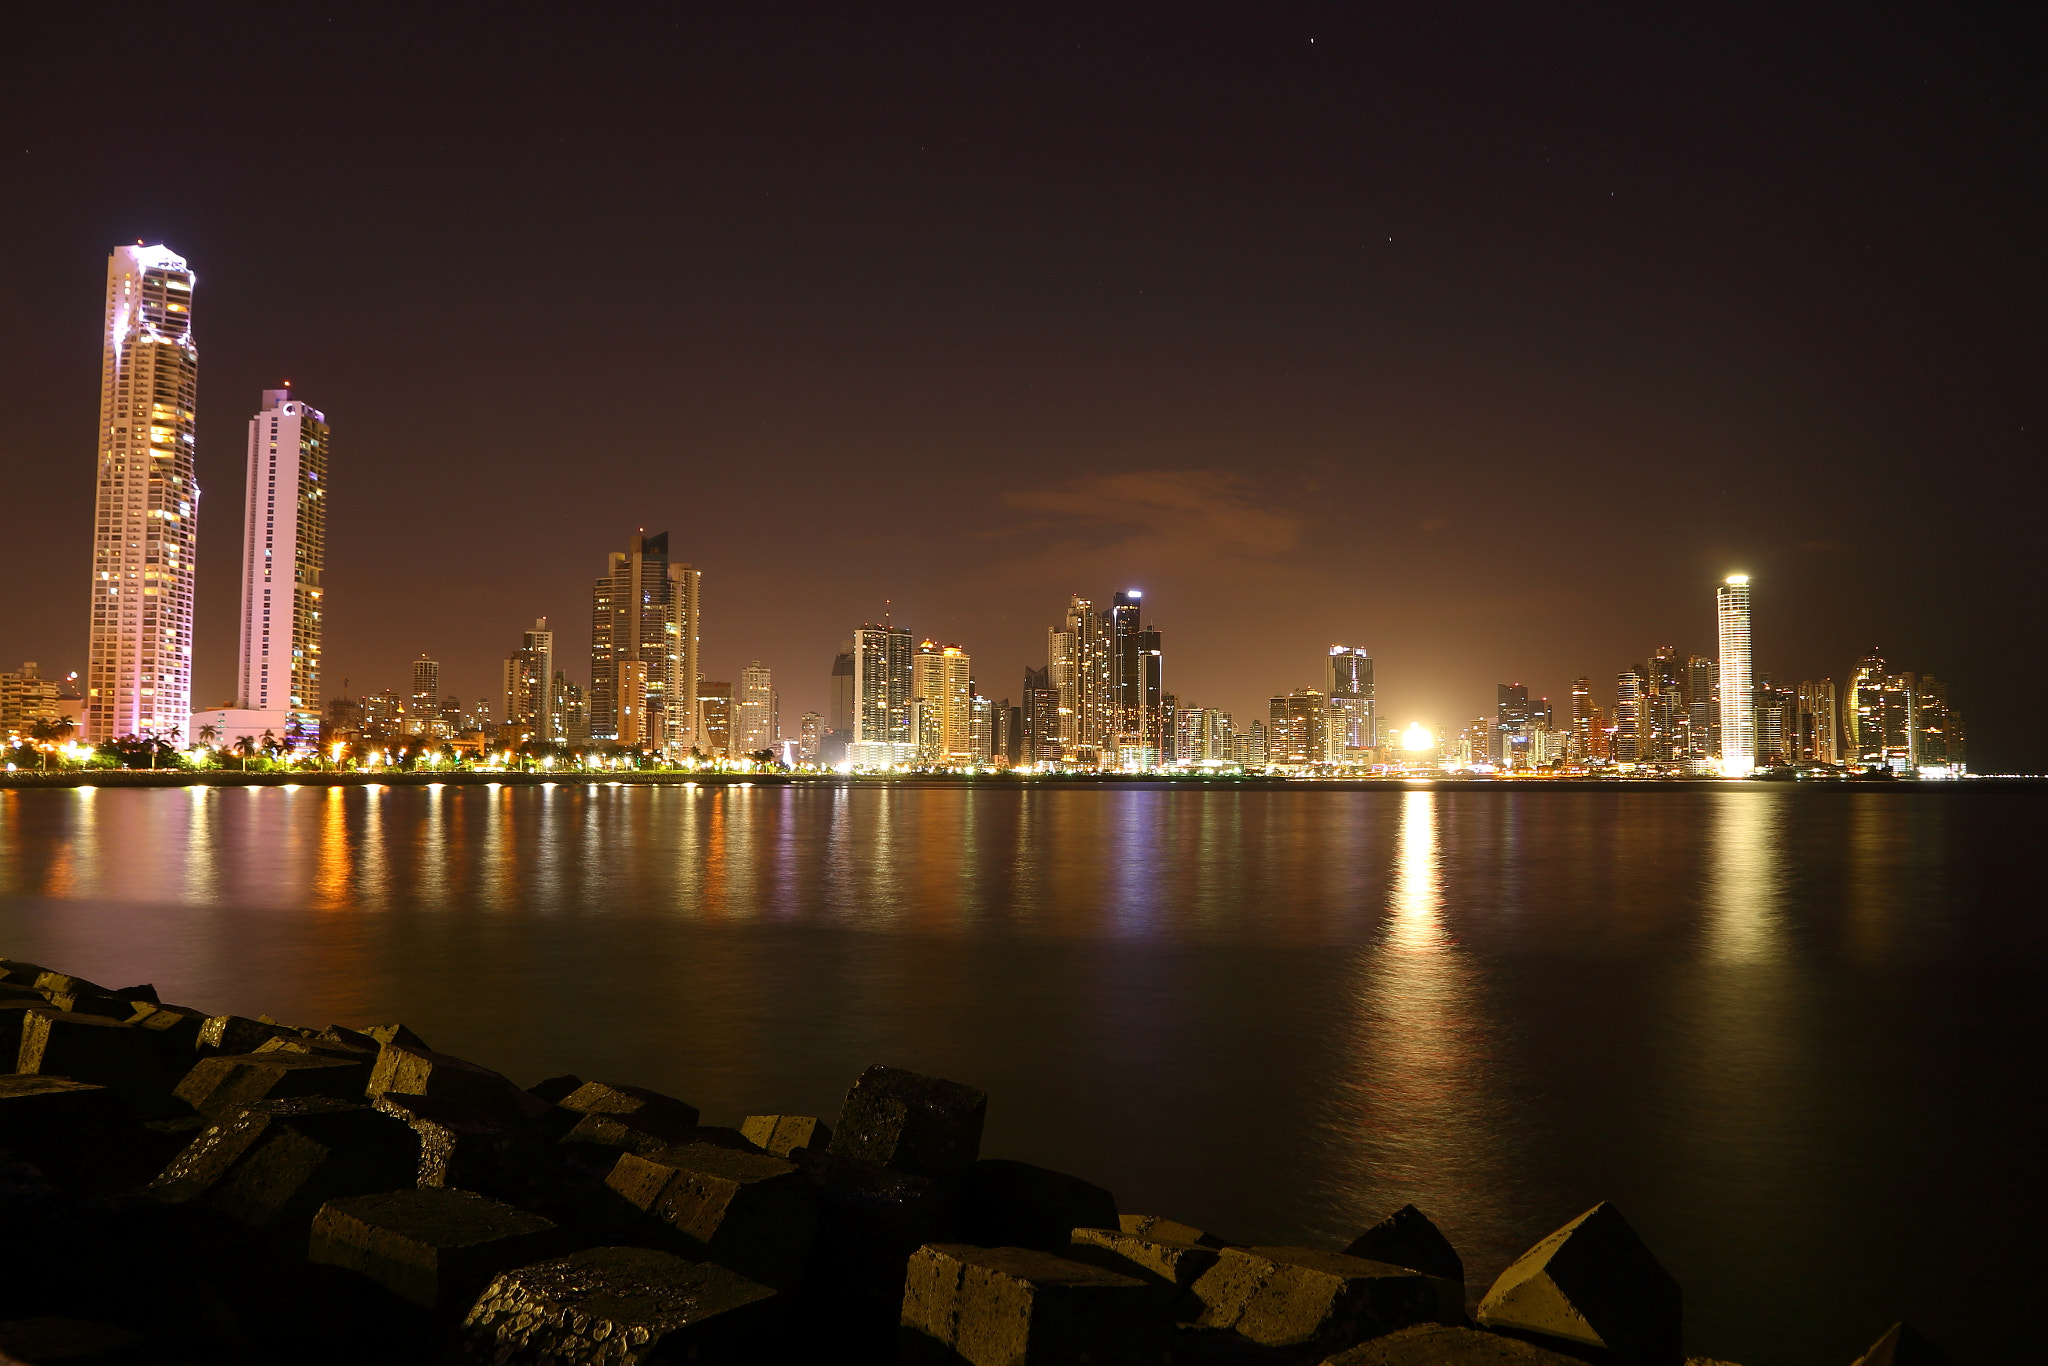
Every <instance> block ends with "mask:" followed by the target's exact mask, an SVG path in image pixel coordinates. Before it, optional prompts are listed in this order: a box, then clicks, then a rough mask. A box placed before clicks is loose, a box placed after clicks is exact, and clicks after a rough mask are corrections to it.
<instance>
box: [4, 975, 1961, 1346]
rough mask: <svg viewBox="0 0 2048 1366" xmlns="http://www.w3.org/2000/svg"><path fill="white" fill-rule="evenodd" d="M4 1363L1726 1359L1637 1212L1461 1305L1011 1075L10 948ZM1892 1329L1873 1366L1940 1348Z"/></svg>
mask: <svg viewBox="0 0 2048 1366" xmlns="http://www.w3.org/2000/svg"><path fill="white" fill-rule="evenodd" d="M0 1044H4V1045H6V1046H10V1047H11V1048H12V1051H13V1056H14V1058H15V1061H16V1067H17V1070H16V1071H15V1072H13V1073H11V1074H0V1228H4V1229H5V1230H6V1234H7V1236H6V1238H5V1239H0V1366H8V1363H11V1362H43V1361H47V1362H52V1363H54V1362H58V1361H67V1362H73V1363H78V1362H114V1363H120V1362H133V1363H136V1366H179V1364H180V1363H188V1364H190V1366H197V1363H200V1362H205V1363H208V1366H213V1364H214V1363H219V1364H220V1366H268V1364H269V1363H273V1362H291V1363H294V1366H354V1364H355V1363H369V1362H374V1363H378V1366H456V1363H458V1362H467V1363H472V1364H480V1363H491V1366H511V1363H519V1362H525V1363H532V1364H533V1366H576V1364H577V1363H598V1362H604V1363H637V1362H646V1363H656V1362H683V1361H691V1362H702V1363H712V1362H721V1361H734V1362H737V1361H745V1362H764V1363H775V1362H783V1361H791V1362H797V1361H802V1362H810V1361H829V1362H833V1363H846V1364H847V1366H863V1364H864V1363H874V1364H875V1366H881V1363H885V1362H886V1363H899V1366H900V1363H901V1362H904V1361H908V1362H946V1363H950V1364H958V1363H967V1364H969V1366H972V1364H974V1363H984V1362H986V1363H996V1362H1000V1363H1003V1364H1004V1366H1032V1363H1039V1362H1047V1363H1069V1362H1074V1363H1078V1362H1088V1363H1090V1366H1097V1364H1098V1363H1117V1362H1132V1363H1135V1362H1146V1363H1159V1366H1175V1363H1179V1364H1180V1366H1320V1364H1321V1363H1326V1362H1327V1363H1330V1364H1331V1366H1435V1364H1437V1363H1441V1364H1442V1366H1461V1364H1463V1363H1469V1364H1470V1366H1517V1364H1519V1366H1562V1363H1565V1362H1581V1363H1591V1364H1592V1366H1680V1363H1681V1362H1684V1364H1685V1366H1727V1363H1710V1362H1707V1361H1705V1360H1704V1359H1701V1358H1682V1356H1681V1337H1680V1330H1681V1322H1680V1301H1679V1294H1678V1288H1677V1286H1676V1285H1675V1284H1674V1283H1673V1282H1672V1281H1671V1278H1670V1277H1669V1276H1668V1275H1666V1274H1665V1273H1664V1271H1663V1269H1662V1268H1661V1267H1660V1266H1659V1265H1658V1264H1657V1261H1656V1259H1655V1257H1654V1256H1652V1255H1651V1253H1650V1252H1649V1250H1648V1249H1647V1248H1646V1247H1645V1246H1644V1245H1643V1243H1642V1241H1641V1240H1640V1239H1639V1238H1637V1237H1636V1235H1635V1233H1634V1232H1633V1231H1632V1230H1631V1229H1630V1228H1629V1227H1628V1225H1627V1223H1626V1222H1625V1221H1623V1220H1622V1218H1621V1216H1620V1215H1619V1214H1618V1213H1616V1212H1615V1211H1614V1210H1613V1209H1612V1208H1611V1207H1608V1206H1604V1205H1603V1206H1599V1207H1596V1208H1595V1209H1593V1210H1590V1211H1588V1212H1587V1213H1586V1214H1584V1215H1582V1216H1580V1217H1579V1218H1578V1219H1575V1220H1573V1221H1572V1222H1571V1223H1569V1224H1567V1225H1565V1226H1564V1227H1563V1228H1560V1229H1558V1230H1557V1231H1556V1232H1555V1233H1553V1234H1551V1235H1550V1236H1549V1237H1547V1238H1545V1239H1543V1240H1542V1241H1541V1242H1540V1243H1538V1244H1537V1245H1536V1246H1535V1247H1534V1248H1532V1249H1531V1250H1530V1251H1529V1252H1528V1253H1527V1254H1525V1255H1524V1256H1523V1257H1521V1258H1520V1259H1518V1260H1517V1261H1516V1262H1515V1264H1514V1265H1513V1266H1511V1267H1510V1268H1509V1269H1508V1270H1507V1271H1506V1272H1504V1273H1503V1274H1502V1275H1501V1277H1500V1278H1499V1280H1498V1281H1496V1282H1495V1283H1494V1285H1493V1286H1492V1287H1491V1289H1490V1290H1489V1291H1488V1292H1487V1294H1486V1296H1485V1297H1484V1299H1483V1300H1482V1301H1481V1304H1480V1307H1479V1309H1478V1311H1477V1326H1474V1324H1473V1322H1471V1321H1467V1320H1466V1319H1465V1318H1464V1315H1463V1305H1464V1289H1465V1287H1464V1264H1463V1262H1462V1260H1461V1259H1460V1258H1459V1256H1458V1253H1457V1251H1456V1249H1455V1248H1454V1247H1453V1246H1452V1244H1451V1242H1450V1240H1449V1239H1448V1238H1446V1237H1445V1236H1444V1234H1443V1232H1442V1231H1441V1230H1439V1229H1438V1228H1436V1226H1435V1225H1434V1224H1432V1223H1431V1222H1430V1220H1429V1219H1428V1218H1427V1217H1426V1216H1424V1215H1423V1214H1422V1213H1421V1211H1419V1210H1417V1209H1415V1208H1414V1207H1413V1206H1405V1207H1403V1208H1402V1209H1400V1210H1398V1211H1396V1212H1395V1213H1394V1214H1392V1215H1390V1216H1389V1217H1388V1218H1386V1219H1385V1220H1382V1221H1381V1222H1380V1223H1378V1224H1376V1225H1374V1226H1373V1227H1371V1228H1369V1229H1367V1230H1365V1232H1363V1233H1362V1234H1360V1235H1359V1236H1358V1237H1357V1238H1356V1239H1354V1240H1352V1241H1351V1243H1350V1244H1349V1245H1348V1246H1347V1247H1346V1249H1345V1250H1344V1251H1342V1252H1339V1251H1336V1250H1333V1249H1324V1248H1288V1247H1242V1246H1236V1245H1233V1244H1231V1243H1230V1242H1229V1241H1228V1240H1227V1239H1225V1238H1223V1237H1220V1236H1218V1235H1216V1234H1214V1233H1211V1232H1208V1231H1207V1230H1204V1229H1202V1228H1199V1227H1196V1226H1194V1225H1191V1224H1188V1223H1184V1222H1181V1221H1178V1220H1175V1219H1172V1218H1170V1217H1166V1216H1161V1215H1154V1214H1143V1213H1132V1212H1125V1211H1122V1210H1119V1209H1118V1208H1117V1204H1116V1200H1115V1198H1114V1197H1113V1196H1112V1194H1111V1193H1110V1192H1109V1191H1108V1190H1105V1189H1104V1188H1102V1187H1100V1186H1097V1185H1095V1184H1093V1183H1091V1182H1089V1181H1087V1180H1084V1179H1082V1178H1080V1177H1076V1176H1073V1175H1070V1174H1068V1173H1065V1172H1059V1171H1055V1170H1052V1169H1050V1168H1045V1167H1040V1166H1036V1165H1033V1164H1031V1163H1027V1162H1021V1161H1015V1160H1011V1159H1007V1158H983V1157H982V1156H981V1151H980V1149H981V1137H982V1129H983V1123H984V1119H985V1116H986V1111H987V1103H988V1101H987V1097H986V1096H985V1095H984V1094H983V1093H982V1092H980V1091H979V1090H976V1089H975V1088H973V1087H971V1086H965V1085H962V1084H960V1083H958V1082H954V1081H950V1080H947V1079H944V1078H939V1077H931V1076H924V1075H921V1074H918V1073H914V1072H908V1071H903V1070H901V1069H897V1068H891V1067H880V1066H878V1067H872V1068H869V1069H868V1070H867V1071H866V1072H864V1073H862V1074H861V1076H860V1077H859V1078H858V1079H857V1080H856V1081H855V1082H854V1084H853V1085H852V1087H851V1088H850V1089H849V1090H848V1092H847V1094H846V1098H845V1103H844V1105H843V1106H842V1107H841V1110H840V1112H839V1114H838V1115H837V1116H836V1117H835V1118H834V1119H833V1122H831V1123H829V1124H828V1123H827V1122H826V1121H825V1119H823V1118H820V1117H815V1116H805V1115H785V1114H778V1113H763V1114H756V1115H749V1116H747V1117H746V1118H745V1120H744V1121H743V1123H742V1125H741V1127H739V1128H727V1127H723V1126H720V1125H715V1124H705V1123H703V1122H702V1116H701V1115H700V1114H699V1111H698V1109H697V1107H696V1106H695V1105H693V1104H691V1103H690V1102H688V1101H687V1100H685V1099H682V1098H680V1097H677V1096H672V1095H666V1094H663V1093H661V1092H657V1091H652V1090H649V1089H647V1088H644V1087H640V1086H637V1085H633V1084H631V1083H625V1082H585V1081H583V1080H581V1079H580V1078H578V1077H574V1076H560V1077H554V1078H550V1079H549V1080H547V1081H545V1082H541V1083H537V1084H536V1085H534V1086H532V1087H530V1088H527V1089H521V1088H520V1087H519V1086H518V1085H517V1083H515V1082H513V1081H512V1080H511V1079H509V1078H508V1077H506V1076H505V1075H504V1074H502V1073H500V1072H497V1071H494V1070H492V1069H491V1068H489V1067H487V1066H484V1065H482V1064H480V1063H476V1062H472V1061H469V1060H467V1059H464V1058H458V1057H454V1056H452V1055H448V1054H443V1053H438V1052H435V1051H433V1050H432V1049H430V1048H428V1046H427V1044H426V1042H425V1041H424V1040H423V1039H421V1038H420V1037H419V1036H418V1035H417V1034H415V1033H414V1032H413V1031H411V1030H409V1029H407V1028H405V1027H404V1026H402V1025H372V1026H366V1027H364V1028H361V1029H356V1028H350V1027H344V1026H340V1025H329V1026H326V1027H325V1028H321V1029H314V1028H310V1027H306V1028H301V1027H295V1026H291V1025H286V1024H282V1023H279V1022H278V1021H275V1020H271V1019H269V1018H267V1017H259V1018H257V1019H253V1020H252V1019H248V1018H246V1017H242V1016H235V1015H207V1014H205V1013H203V1012H201V1011H199V1010H195V1009H190V1008H187V1007H183V1006H178V1005H174V1004H165V1003H163V1002H161V1001H160V1000H158V999H157V993H156V991H155V990H154V989H153V988H151V987H148V986H146V985H139V986H132V987H116V988H111V989H109V988H104V987H101V986H99V985H98V984H96V983H94V982H92V981H90V980H88V979H84V978H80V977H76V976H73V975H69V974H64V973H60V972H56V971H54V970H51V969H48V968H45V967H42V966H39V965H36V964H30V963H20V962H12V961H9V960H5V959H0ZM1946 1360H1947V1359H1946V1358H1945V1357H1944V1356H1943V1355H1942V1354H1941V1353H1940V1352H1939V1351H1938V1350H1937V1349H1936V1348H1935V1347H1934V1346H1933V1345H1932V1344H1930V1343H1928V1342H1927V1341H1926V1340H1925V1339H1924V1338H1922V1337H1921V1336H1920V1335H1919V1334H1918V1333H1916V1332H1914V1331H1913V1330H1912V1329H1910V1328H1908V1327H1906V1326H1905V1325H1903V1324H1901V1325H1895V1326H1894V1327H1893V1328H1892V1329H1891V1330H1890V1331H1889V1332H1887V1333H1886V1334H1885V1335H1884V1336H1883V1337H1881V1338H1880V1339H1879V1340H1878V1341H1877V1342H1876V1343H1874V1344H1873V1345H1872V1347H1871V1348H1870V1350H1869V1351H1868V1352H1867V1353H1865V1354H1864V1356H1863V1357H1862V1358H1860V1359H1859V1362H1858V1366H1945V1363H1946Z"/></svg>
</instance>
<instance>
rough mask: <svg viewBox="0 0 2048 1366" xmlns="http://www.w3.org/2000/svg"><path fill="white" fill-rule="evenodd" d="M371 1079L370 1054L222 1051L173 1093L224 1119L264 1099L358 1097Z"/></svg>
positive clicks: (198, 1065)
mask: <svg viewBox="0 0 2048 1366" xmlns="http://www.w3.org/2000/svg"><path fill="white" fill-rule="evenodd" d="M272 1042H277V1041H276V1040H273V1041H272ZM369 1079H370V1065H369V1061H368V1060H367V1059H348V1058H334V1057H326V1056H323V1055H321V1054H318V1053H299V1052H284V1051H275V1052H269V1053H244V1054H240V1055H236V1054H231V1053H221V1054H216V1055H215V1056H213V1057H210V1058H201V1059H200V1060H199V1061H198V1062H196V1063H194V1064H193V1065H192V1070H191V1071H189V1072H187V1073H186V1074H185V1078H184V1080H183V1081H180V1082H179V1083H178V1084H177V1086H176V1087H175V1088H173V1091H172V1094H174V1095H175V1096H177V1097H178V1099H180V1100H182V1101H184V1102H185V1103H186V1104H187V1105H189V1106H191V1107H192V1108H193V1109H195V1110H197V1111H198V1112H199V1113H200V1114H202V1115H205V1116H206V1117H207V1118H208V1119H221V1118H223V1117H225V1116H227V1115H231V1114H233V1113H234V1112H235V1111H237V1110H240V1109H241V1108H242V1107H243V1106H246V1105H254V1104H256V1103H257V1102H258V1101H263V1100H290V1099H293V1098H295V1097H301V1096H327V1097H330V1098H332V1099H334V1100H358V1099H360V1098H361V1097H362V1094H363V1087H364V1085H365V1084H366V1083H367V1082H368V1081H369Z"/></svg>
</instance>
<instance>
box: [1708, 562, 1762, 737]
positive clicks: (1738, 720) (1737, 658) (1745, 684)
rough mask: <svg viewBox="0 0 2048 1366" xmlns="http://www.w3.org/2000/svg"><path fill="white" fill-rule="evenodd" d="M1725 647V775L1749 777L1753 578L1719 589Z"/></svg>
mask: <svg viewBox="0 0 2048 1366" xmlns="http://www.w3.org/2000/svg"><path fill="white" fill-rule="evenodd" d="M1714 606H1715V616H1716V621H1717V624H1718V626H1719V628H1720V629H1719V639H1720V646H1721V772H1722V773H1724V774H1725V775H1727V776H1728V777H1730V778H1746V777H1748V776H1749V775H1750V773H1751V772H1753V771H1754V770H1755V768H1756V700H1755V698H1754V697H1752V696H1751V691H1750V690H1751V685H1752V683H1753V682H1754V681H1755V680H1754V676H1753V666H1752V663H1751V658H1750V642H1749V575H1747V574H1730V575H1729V576H1728V578H1727V580H1726V581H1725V582H1724V583H1722V585H1721V586H1720V587H1719V588H1718V589H1716V590H1715V593H1714Z"/></svg>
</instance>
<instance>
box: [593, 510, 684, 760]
mask: <svg viewBox="0 0 2048 1366" xmlns="http://www.w3.org/2000/svg"><path fill="white" fill-rule="evenodd" d="M703 582H704V575H703V572H702V571H701V570H697V569H693V568H691V567H690V566H689V565H687V564H671V563H670V562H669V558H668V533H667V532H666V531H664V532H662V533H661V534H660V535H658V536H647V535H640V534H636V535H634V536H632V537H631V538H629V539H628V541H627V548H626V549H625V550H624V551H623V552H620V551H613V552H612V555H611V560H610V564H609V565H608V567H607V570H606V573H605V576H604V577H603V578H601V579H599V580H598V581H597V587H596V589H595V591H594V593H593V597H592V613H591V627H590V734H591V737H592V738H593V739H598V740H616V741H617V742H618V743H619V744H620V745H623V746H627V747H629V748H630V747H634V746H639V747H643V748H646V749H648V750H654V751H660V752H662V753H666V754H669V755H671V756H675V755H685V754H688V753H689V752H690V750H691V748H692V747H694V746H695V745H696V744H697V742H698V740H699V736H698V733H697V732H698V706H697V697H698V688H697V683H698V677H699V675H698V667H697V649H698V644H699V640H700V636H701V630H702V628H701V624H700V620H699V618H700V613H701V603H700V595H701V593H702V590H703Z"/></svg>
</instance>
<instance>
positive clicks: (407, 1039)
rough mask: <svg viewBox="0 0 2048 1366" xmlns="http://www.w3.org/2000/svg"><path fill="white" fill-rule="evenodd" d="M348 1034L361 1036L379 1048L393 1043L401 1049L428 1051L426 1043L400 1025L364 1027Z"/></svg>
mask: <svg viewBox="0 0 2048 1366" xmlns="http://www.w3.org/2000/svg"><path fill="white" fill-rule="evenodd" d="M350 1032H352V1033H359V1034H361V1035H362V1036H363V1037H364V1038H366V1039H370V1040H372V1041H374V1042H375V1043H376V1044H377V1045H378V1046H379V1047H382V1046H383V1045H385V1044H390V1043H395V1044H397V1045H399V1046H400V1047H401V1048H417V1049H419V1050H420V1051H421V1052H423V1053H424V1052H428V1051H429V1050H428V1048H427V1041H426V1040H425V1039H422V1038H421V1037H420V1036H419V1035H417V1034H415V1033H413V1032H412V1031H411V1030H410V1029H407V1028H406V1027H405V1026H404V1025H402V1024H381V1025H364V1026H363V1027H362V1028H361V1029H360V1030H352V1031H350Z"/></svg>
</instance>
